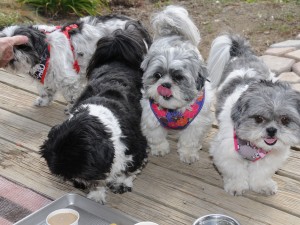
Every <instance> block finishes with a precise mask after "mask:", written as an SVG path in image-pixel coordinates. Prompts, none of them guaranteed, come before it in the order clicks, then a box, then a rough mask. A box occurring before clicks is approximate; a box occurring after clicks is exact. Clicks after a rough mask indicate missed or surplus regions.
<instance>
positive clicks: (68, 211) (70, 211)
mask: <svg viewBox="0 0 300 225" xmlns="http://www.w3.org/2000/svg"><path fill="white" fill-rule="evenodd" d="M60 213H72V214H74V215H75V216H77V219H76V221H75V222H74V223H71V224H70V225H78V221H79V217H80V216H79V213H78V212H77V211H76V210H74V209H69V208H62V209H57V210H55V211H53V212H51V213H50V214H49V215H48V216H47V217H46V224H47V225H50V224H49V223H48V219H49V218H50V217H52V216H54V215H57V214H60Z"/></svg>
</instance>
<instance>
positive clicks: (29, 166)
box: [0, 71, 300, 225]
mask: <svg viewBox="0 0 300 225" xmlns="http://www.w3.org/2000/svg"><path fill="white" fill-rule="evenodd" d="M0 90H1V91H0V147H1V151H0V174H1V176H4V177H6V178H8V179H10V180H13V181H16V182H18V183H21V184H23V185H25V186H27V187H29V188H31V189H33V190H35V191H37V192H40V193H43V194H44V195H46V196H49V197H50V198H52V199H57V198H59V197H61V196H63V195H65V194H66V193H69V192H73V193H79V194H82V195H84V193H82V192H81V191H79V190H77V189H75V188H73V187H72V186H71V185H69V184H67V183H63V182H61V181H60V180H59V179H58V178H57V177H54V176H52V175H51V174H50V172H49V170H48V167H47V166H46V163H45V161H44V160H43V159H42V158H40V155H39V154H38V151H39V146H40V145H41V144H42V143H43V141H44V139H45V137H46V136H47V134H48V131H49V130H50V128H51V127H52V126H53V125H55V124H58V123H61V122H62V121H63V120H64V119H65V118H66V116H65V115H64V113H63V111H64V107H65V105H64V102H63V100H62V99H59V100H58V101H55V102H54V103H53V104H52V105H51V106H49V107H46V108H37V107H35V106H33V104H32V103H33V101H34V100H35V98H36V97H37V94H36V87H35V84H34V83H33V82H32V81H31V80H30V79H29V78H28V77H27V76H26V75H24V76H23V75H18V76H17V75H12V74H8V73H6V72H5V71H0ZM215 131H216V128H215V126H214V128H213V129H212V131H211V133H210V134H209V136H208V137H207V138H206V142H205V144H204V150H202V151H201V152H200V154H201V159H200V161H199V162H197V163H194V164H193V165H186V164H184V163H181V162H180V161H179V157H178V156H177V153H176V150H175V149H173V150H172V151H171V153H170V154H168V155H167V156H165V157H153V156H150V157H149V163H148V165H147V166H146V168H145V169H144V170H143V171H142V173H141V174H140V175H139V176H138V177H137V179H136V180H135V181H134V187H133V192H131V193H125V194H123V195H115V194H110V195H109V199H108V203H107V205H108V206H111V207H113V208H116V209H118V210H120V211H123V212H125V213H127V214H129V215H132V216H134V217H136V218H138V219H141V220H150V221H153V222H156V223H159V224H160V225H180V224H184V225H191V224H192V223H193V221H194V220H195V219H196V218H198V217H200V216H203V215H205V214H210V213H223V214H227V215H230V216H232V217H234V218H236V219H237V220H238V221H240V223H241V224H242V225H251V224H253V225H263V224H264V225H265V224H270V225H283V224H286V225H293V224H294V225H299V224H300V152H299V150H300V149H299V148H297V147H294V148H293V150H292V154H291V156H290V158H289V159H288V161H287V163H286V164H285V166H284V167H283V168H282V169H281V170H279V171H278V173H277V174H276V175H274V180H276V181H277V183H278V189H279V191H278V193H277V194H276V195H274V196H269V197H266V196H261V195H258V194H255V193H251V192H248V193H247V194H246V195H245V196H242V197H233V196H230V195H229V194H227V193H226V192H225V191H224V190H223V183H222V179H221V176H220V175H219V174H218V173H217V171H216V170H215V168H214V166H213V164H212V161H211V159H210V158H209V155H208V153H207V150H208V146H209V140H210V139H211V137H212V136H213V134H214V133H215ZM0 188H1V187H0Z"/></svg>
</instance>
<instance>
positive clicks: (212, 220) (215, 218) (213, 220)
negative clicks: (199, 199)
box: [193, 214, 240, 225]
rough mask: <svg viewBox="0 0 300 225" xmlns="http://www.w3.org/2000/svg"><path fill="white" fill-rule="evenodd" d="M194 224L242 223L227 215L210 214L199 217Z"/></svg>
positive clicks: (236, 224)
mask: <svg viewBox="0 0 300 225" xmlns="http://www.w3.org/2000/svg"><path fill="white" fill-rule="evenodd" d="M193 225H240V223H239V222H238V221H237V220H235V219H233V218H231V217H229V216H226V215H222V214H209V215H206V216H203V217H200V218H199V219H197V220H196V221H195V222H194V223H193Z"/></svg>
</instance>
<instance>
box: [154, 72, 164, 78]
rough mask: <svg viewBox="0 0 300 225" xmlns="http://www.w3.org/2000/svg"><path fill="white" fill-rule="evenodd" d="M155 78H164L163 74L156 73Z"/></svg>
mask: <svg viewBox="0 0 300 225" xmlns="http://www.w3.org/2000/svg"><path fill="white" fill-rule="evenodd" d="M153 76H154V77H155V78H156V79H157V80H158V79H160V78H161V77H162V74H161V73H159V72H156V73H155V74H154V75H153Z"/></svg>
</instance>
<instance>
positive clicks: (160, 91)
mask: <svg viewBox="0 0 300 225" xmlns="http://www.w3.org/2000/svg"><path fill="white" fill-rule="evenodd" d="M157 92H158V94H160V95H161V96H165V97H170V96H172V91H171V90H170V89H169V88H166V87H163V86H162V85H159V86H158V87H157Z"/></svg>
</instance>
